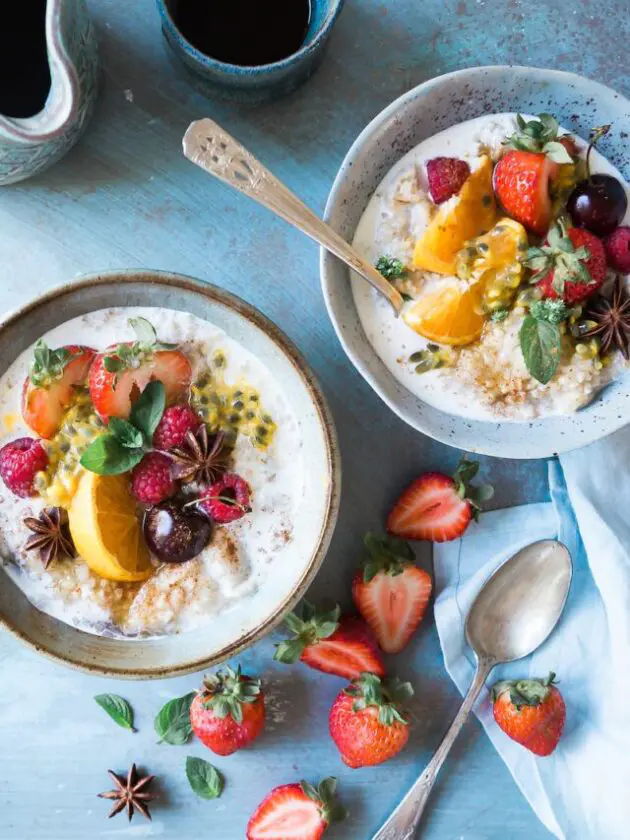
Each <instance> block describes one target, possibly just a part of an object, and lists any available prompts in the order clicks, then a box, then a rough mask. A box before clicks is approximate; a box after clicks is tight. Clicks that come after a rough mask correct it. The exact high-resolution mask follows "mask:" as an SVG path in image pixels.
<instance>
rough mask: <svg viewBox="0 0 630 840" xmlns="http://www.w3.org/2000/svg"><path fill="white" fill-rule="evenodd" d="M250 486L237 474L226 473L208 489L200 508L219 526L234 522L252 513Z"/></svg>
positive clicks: (201, 500)
mask: <svg viewBox="0 0 630 840" xmlns="http://www.w3.org/2000/svg"><path fill="white" fill-rule="evenodd" d="M249 500H250V494H249V484H248V483H247V482H246V481H245V479H244V478H241V477H240V475H236V473H226V474H225V475H224V476H222V478H220V479H219V480H218V481H215V482H214V484H211V485H210V487H208V488H207V489H206V491H205V493H204V494H203V496H202V497H201V499H200V500H199V506H200V507H201V508H203V510H204V511H205V512H206V513H207V514H208V516H210V517H211V518H212V519H214V521H215V522H217V523H218V524H219V525H225V524H226V523H228V522H234V521H235V520H237V519H240V518H241V517H242V516H245V514H246V513H249V512H250V511H251V507H250V506H249Z"/></svg>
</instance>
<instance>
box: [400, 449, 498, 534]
mask: <svg viewBox="0 0 630 840" xmlns="http://www.w3.org/2000/svg"><path fill="white" fill-rule="evenodd" d="M478 472H479V463H478V462H477V461H469V460H468V459H467V458H466V456H464V457H463V458H462V459H461V461H460V462H459V464H458V465H457V469H456V470H455V473H454V474H453V476H452V477H451V476H448V475H443V474H442V473H438V472H430V473H424V475H421V476H420V478H417V479H416V480H415V481H414V482H413V483H412V484H410V485H409V487H407V489H406V490H405V491H404V493H403V494H402V496H401V497H400V498H399V499H398V501H397V502H396V504H395V505H394V507H393V508H392V510H391V512H390V514H389V516H388V518H387V530H388V532H389V533H390V534H393V535H394V536H396V537H402V538H403V539H408V540H432V541H433V542H447V541H449V540H454V539H457V538H458V537H461V535H462V534H463V533H464V531H465V530H466V528H467V527H468V525H469V524H470V520H471V519H475V520H477V519H478V518H479V512H480V510H481V504H482V503H483V502H485V501H488V500H489V499H491V498H492V495H493V489H492V487H491V486H490V485H489V484H482V485H480V486H474V485H473V484H472V483H471V482H472V481H473V479H474V478H475V476H476V475H477V473H478Z"/></svg>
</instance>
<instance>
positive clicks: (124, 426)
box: [107, 417, 144, 449]
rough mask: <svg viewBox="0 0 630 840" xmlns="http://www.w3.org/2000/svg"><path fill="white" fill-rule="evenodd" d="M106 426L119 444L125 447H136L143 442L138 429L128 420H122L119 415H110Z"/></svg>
mask: <svg viewBox="0 0 630 840" xmlns="http://www.w3.org/2000/svg"><path fill="white" fill-rule="evenodd" d="M107 428H108V430H109V431H110V432H111V433H112V434H113V435H114V437H115V438H116V440H117V441H118V442H119V443H120V444H121V446H124V447H126V448H127V449H138V447H141V446H142V445H143V443H144V438H143V437H142V432H141V431H140V429H136V427H135V426H134V425H132V424H131V423H130V422H129V421H128V420H123V419H122V418H121V417H110V419H109V423H108V424H107Z"/></svg>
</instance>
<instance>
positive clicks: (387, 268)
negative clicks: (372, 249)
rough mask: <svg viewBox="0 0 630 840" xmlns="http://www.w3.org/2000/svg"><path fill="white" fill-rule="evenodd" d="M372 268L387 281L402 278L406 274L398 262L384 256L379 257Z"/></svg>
mask: <svg viewBox="0 0 630 840" xmlns="http://www.w3.org/2000/svg"><path fill="white" fill-rule="evenodd" d="M374 267H375V268H376V270H377V271H380V272H381V274H382V275H383V277H385V278H386V279H387V280H394V279H396V278H397V277H404V276H405V275H406V274H407V269H406V268H405V266H404V265H403V264H402V262H401V261H400V260H398V259H396V258H395V257H388V256H386V255H383V256H381V257H379V258H378V260H377V261H376V265H375V266H374Z"/></svg>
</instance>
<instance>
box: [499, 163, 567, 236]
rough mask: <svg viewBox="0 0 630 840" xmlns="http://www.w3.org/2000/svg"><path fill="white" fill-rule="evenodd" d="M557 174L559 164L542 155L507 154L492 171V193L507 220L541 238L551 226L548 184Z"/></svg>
mask: <svg viewBox="0 0 630 840" xmlns="http://www.w3.org/2000/svg"><path fill="white" fill-rule="evenodd" d="M557 174H558V164H557V163H554V162H553V161H552V160H551V159H550V158H549V157H547V155H545V154H542V152H540V153H538V152H520V151H511V152H507V153H506V154H504V155H503V157H502V158H501V160H500V161H499V162H498V163H497V165H496V167H495V169H494V191H495V193H496V196H497V198H498V199H499V201H500V202H501V204H502V205H503V209H504V210H505V212H506V213H507V215H508V216H511V218H513V219H516V221H517V222H520V223H521V224H522V225H524V226H525V227H526V228H527V229H528V230H529V231H531V232H532V233H536V234H538V236H544V234H545V233H546V232H547V229H548V227H549V224H550V223H551V196H550V195H549V182H550V181H552V180H553V179H554V178H555V177H556V176H557Z"/></svg>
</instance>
